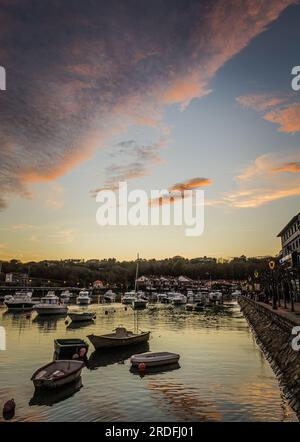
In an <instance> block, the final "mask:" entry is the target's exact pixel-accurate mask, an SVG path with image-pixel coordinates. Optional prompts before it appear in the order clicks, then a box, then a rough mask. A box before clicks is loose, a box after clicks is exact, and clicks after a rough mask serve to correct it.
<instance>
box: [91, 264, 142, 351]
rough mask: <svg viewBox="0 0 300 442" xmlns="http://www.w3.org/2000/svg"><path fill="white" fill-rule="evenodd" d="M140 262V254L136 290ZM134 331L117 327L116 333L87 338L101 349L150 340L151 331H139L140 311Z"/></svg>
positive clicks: (97, 348)
mask: <svg viewBox="0 0 300 442" xmlns="http://www.w3.org/2000/svg"><path fill="white" fill-rule="evenodd" d="M138 264H139V255H138V257H137V268H136V277H135V292H136V285H137V275H138ZM134 326H135V327H134V332H132V331H128V330H126V328H125V327H121V326H120V327H117V328H116V329H115V330H114V333H109V334H106V335H100V336H97V335H94V334H92V335H88V336H87V338H88V339H89V340H90V341H91V343H92V344H93V346H94V347H95V350H99V349H103V348H106V349H110V348H120V347H125V346H129V345H134V344H141V343H143V342H148V341H149V338H150V332H149V331H148V332H139V327H138V313H137V312H136V314H134Z"/></svg>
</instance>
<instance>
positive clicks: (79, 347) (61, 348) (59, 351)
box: [54, 338, 89, 359]
mask: <svg viewBox="0 0 300 442" xmlns="http://www.w3.org/2000/svg"><path fill="white" fill-rule="evenodd" d="M88 349H89V344H88V343H87V342H86V341H84V340H83V339H74V338H73V339H54V352H55V353H56V355H57V356H62V355H63V356H69V357H72V356H74V355H78V356H79V357H84V356H86V354H87V352H88ZM66 359H68V358H66Z"/></svg>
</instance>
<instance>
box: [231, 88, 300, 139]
mask: <svg viewBox="0 0 300 442" xmlns="http://www.w3.org/2000/svg"><path fill="white" fill-rule="evenodd" d="M236 100H237V102H238V103H239V104H240V105H241V106H243V107H245V108H248V109H253V110H255V111H256V112H259V113H261V114H262V118H264V119H265V120H266V121H269V122H270V123H274V124H277V125H278V126H279V128H278V131H279V132H285V133H296V132H300V104H299V103H297V102H295V98H294V97H293V95H286V96H285V97H283V96H279V95H278V94H276V93H274V94H270V93H269V94H254V95H242V96H240V97H237V98H236Z"/></svg>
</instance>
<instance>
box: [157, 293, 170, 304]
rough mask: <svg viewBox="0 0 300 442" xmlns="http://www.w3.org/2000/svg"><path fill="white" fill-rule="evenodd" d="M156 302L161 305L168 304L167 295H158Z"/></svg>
mask: <svg viewBox="0 0 300 442" xmlns="http://www.w3.org/2000/svg"><path fill="white" fill-rule="evenodd" d="M157 302H161V303H162V304H168V302H169V298H168V295H167V294H166V293H158V294H157Z"/></svg>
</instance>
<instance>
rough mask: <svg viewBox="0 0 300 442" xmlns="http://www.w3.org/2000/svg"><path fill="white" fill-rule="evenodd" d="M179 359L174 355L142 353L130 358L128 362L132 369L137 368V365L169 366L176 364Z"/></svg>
mask: <svg viewBox="0 0 300 442" xmlns="http://www.w3.org/2000/svg"><path fill="white" fill-rule="evenodd" d="M179 358H180V355H179V354H176V353H167V352H165V353H142V354H137V355H133V356H131V358H130V362H131V364H132V365H133V366H134V367H138V366H139V364H145V366H146V368H147V367H160V366H165V365H169V364H176V363H178V361H179Z"/></svg>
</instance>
